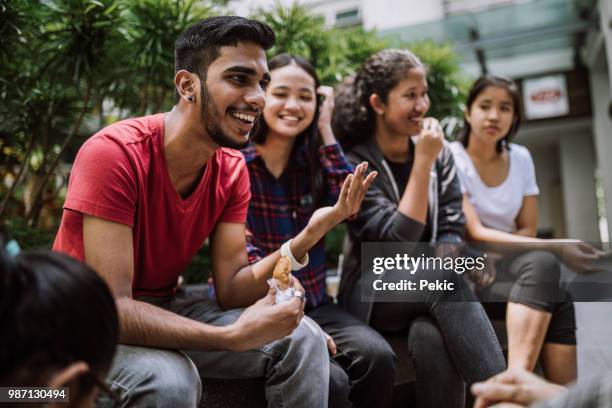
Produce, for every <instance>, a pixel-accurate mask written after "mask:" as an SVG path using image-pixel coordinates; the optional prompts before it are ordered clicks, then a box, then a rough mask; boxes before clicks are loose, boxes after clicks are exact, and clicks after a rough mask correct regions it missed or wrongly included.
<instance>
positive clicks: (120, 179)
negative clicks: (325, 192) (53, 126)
mask: <svg viewBox="0 0 612 408" xmlns="http://www.w3.org/2000/svg"><path fill="white" fill-rule="evenodd" d="M250 197H251V192H250V183H249V176H248V172H247V167H246V164H245V162H244V158H243V156H242V154H241V153H240V152H239V151H237V150H232V149H225V148H220V149H217V151H216V152H215V154H214V155H213V156H212V158H211V159H210V160H209V161H208V163H207V164H206V168H205V170H204V174H203V176H202V178H201V179H200V181H199V184H198V186H197V187H196V189H195V191H194V192H193V193H192V194H191V195H190V196H189V197H187V198H186V199H182V198H181V196H180V195H179V194H178V193H177V192H176V190H175V189H174V187H173V186H172V183H171V182H170V176H169V174H168V170H167V166H166V159H165V156H164V115H163V114H157V115H152V116H145V117H141V118H135V119H128V120H124V121H122V122H118V123H116V124H113V125H111V126H108V127H106V128H104V129H102V130H101V131H100V132H98V133H96V134H95V135H94V136H92V137H91V138H90V139H89V140H87V142H85V143H84V144H83V146H82V147H81V149H80V150H79V153H78V154H77V157H76V159H75V161H74V166H73V167H72V171H71V173H70V182H69V184H68V194H67V196H66V202H65V203H64V213H63V216H62V222H61V225H60V228H59V231H58V233H57V236H56V237H55V242H54V243H53V249H54V250H57V251H62V252H66V253H68V254H69V255H72V256H73V257H75V258H78V259H80V260H84V258H85V255H84V248H83V213H84V214H88V215H92V216H95V217H99V218H103V219H106V220H109V221H114V222H117V223H121V224H126V225H129V226H131V227H132V229H133V242H134V280H133V284H132V293H133V296H134V297H138V296H142V295H149V296H170V295H172V294H173V293H174V290H175V287H176V282H177V278H178V276H179V275H180V274H181V272H183V270H184V269H185V267H186V266H187V264H188V263H189V261H190V260H191V258H192V257H193V255H194V254H195V253H196V252H197V251H198V249H199V248H200V247H201V246H202V243H203V242H204V240H205V239H206V237H208V235H209V234H210V232H211V231H212V229H213V228H214V226H215V225H216V224H217V223H218V222H235V223H245V222H246V215H247V210H248V205H249V199H250Z"/></svg>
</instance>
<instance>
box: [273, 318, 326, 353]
mask: <svg viewBox="0 0 612 408" xmlns="http://www.w3.org/2000/svg"><path fill="white" fill-rule="evenodd" d="M283 340H284V341H286V347H287V349H288V352H291V350H294V351H297V352H299V353H300V355H301V356H302V357H303V358H307V359H309V360H313V359H314V360H320V361H325V363H326V362H327V361H328V360H329V354H328V351H327V341H326V338H325V334H324V333H323V330H321V328H320V327H319V325H318V324H317V323H315V322H314V321H313V320H312V319H310V318H309V317H304V318H303V319H302V321H301V322H300V324H299V325H298V326H297V327H296V328H295V330H293V332H292V333H291V334H290V335H289V336H287V337H285V339H283ZM283 340H281V341H283Z"/></svg>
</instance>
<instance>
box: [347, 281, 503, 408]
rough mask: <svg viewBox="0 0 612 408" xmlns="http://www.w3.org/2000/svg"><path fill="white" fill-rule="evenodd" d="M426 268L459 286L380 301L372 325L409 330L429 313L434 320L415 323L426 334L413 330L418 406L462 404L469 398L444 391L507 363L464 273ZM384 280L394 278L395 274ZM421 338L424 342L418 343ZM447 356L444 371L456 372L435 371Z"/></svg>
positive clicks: (385, 329)
mask: <svg viewBox="0 0 612 408" xmlns="http://www.w3.org/2000/svg"><path fill="white" fill-rule="evenodd" d="M427 273H428V274H430V276H431V278H432V279H434V278H435V279H446V280H448V281H450V282H453V283H454V284H455V287H456V290H455V291H418V292H412V293H410V294H407V296H413V297H414V298H413V299H411V301H410V302H388V303H383V302H376V303H375V304H374V306H373V310H372V318H371V320H370V324H371V325H372V326H373V327H374V328H375V329H377V330H379V331H381V332H402V331H407V330H408V329H409V328H410V327H411V325H412V324H413V321H415V319H416V318H417V317H419V316H426V317H429V318H430V319H431V322H432V324H431V325H429V327H425V328H424V329H423V324H419V325H418V326H417V329H419V330H421V329H422V330H421V332H422V333H424V334H421V335H419V334H418V332H417V333H411V334H410V339H411V340H412V342H413V343H412V346H411V347H410V348H409V350H410V349H411V353H412V356H413V360H414V365H415V369H416V374H417V384H416V394H417V400H418V401H422V405H419V406H427V407H430V406H434V405H432V403H433V402H435V401H439V400H440V398H443V400H442V403H441V405H438V406H445V407H460V406H463V405H464V403H465V401H464V400H463V396H462V395H460V393H458V392H448V393H446V391H445V392H444V396H441V395H439V392H440V390H442V389H443V390H449V391H450V390H457V389H458V388H459V387H463V384H459V383H458V382H459V381H461V380H462V381H463V382H465V383H467V384H468V385H471V384H473V383H474V382H477V381H483V380H486V379H488V378H489V377H491V376H493V375H495V374H498V373H500V372H501V371H503V370H504V369H505V368H506V363H505V360H504V356H503V353H502V350H501V347H500V344H499V341H498V340H497V337H496V336H495V332H494V331H493V327H492V326H491V323H490V321H489V319H488V318H487V315H486V313H485V311H484V309H483V307H482V305H481V304H480V302H478V300H477V299H476V296H475V295H474V294H473V293H472V292H471V291H470V290H468V288H467V287H466V283H465V281H464V279H463V278H462V277H461V275H458V274H456V273H455V272H453V271H427ZM418 275H419V273H416V274H415V275H412V276H413V277H414V278H413V279H417V276H418ZM391 276H393V275H391ZM406 278H407V276H406V275H399V274H398V275H397V279H398V280H399V279H406ZM386 281H387V282H392V281H393V279H386ZM356 292H358V290H357V291H356ZM410 330H412V329H410ZM417 339H418V340H419V341H420V342H421V343H420V344H416V343H414V342H415V341H416V340H417ZM423 347H427V352H421V351H418V350H422V349H423ZM447 360H448V361H451V362H452V365H451V367H452V368H450V367H449V368H446V369H444V370H445V371H448V370H451V369H454V370H456V372H457V373H458V376H457V375H454V374H453V373H450V372H445V373H444V374H440V373H436V371H435V370H433V369H432V368H431V367H432V366H433V367H435V366H443V367H447V366H448V365H447V364H444V361H447ZM434 373H436V374H435V375H434ZM441 381H447V383H443V382H441ZM463 395H464V394H463Z"/></svg>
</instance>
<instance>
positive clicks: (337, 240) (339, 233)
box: [325, 224, 347, 269]
mask: <svg viewBox="0 0 612 408" xmlns="http://www.w3.org/2000/svg"><path fill="white" fill-rule="evenodd" d="M346 233H347V229H346V225H345V224H339V225H338V226H336V227H335V228H334V229H332V230H331V231H329V232H328V233H327V235H325V262H326V263H327V267H328V268H331V269H335V268H336V267H337V266H338V257H339V256H340V254H341V253H342V244H343V243H344V237H345V236H346Z"/></svg>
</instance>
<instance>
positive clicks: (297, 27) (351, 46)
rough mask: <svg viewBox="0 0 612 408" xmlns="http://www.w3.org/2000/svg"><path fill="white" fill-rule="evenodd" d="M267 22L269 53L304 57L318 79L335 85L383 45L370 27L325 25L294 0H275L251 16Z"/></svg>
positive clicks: (271, 54)
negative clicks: (287, 1) (272, 38)
mask: <svg viewBox="0 0 612 408" xmlns="http://www.w3.org/2000/svg"><path fill="white" fill-rule="evenodd" d="M254 17H255V18H258V19H260V20H262V21H265V22H266V23H268V24H269V25H270V26H271V27H272V29H273V30H274V32H275V33H276V45H275V46H274V47H273V48H272V49H271V50H270V51H269V52H268V56H269V57H272V56H274V55H276V54H280V53H283V52H286V53H289V54H294V55H299V56H302V57H304V58H306V59H308V60H309V61H310V62H311V63H312V64H313V65H314V66H315V68H316V69H317V74H318V75H319V78H320V79H321V82H322V83H323V84H325V85H335V84H336V83H338V82H340V80H341V79H342V77H343V76H345V75H349V74H351V73H353V72H354V71H355V70H356V69H357V68H358V67H359V65H360V64H361V63H362V62H363V60H364V59H365V58H366V57H367V56H368V55H370V54H372V53H374V52H376V51H379V50H381V49H383V48H384V47H385V45H386V42H385V41H384V40H382V39H380V38H378V37H377V35H376V33H375V32H374V31H366V30H364V29H363V28H361V27H359V28H351V29H329V28H327V27H325V21H324V19H323V18H322V17H317V16H314V15H312V14H311V12H310V10H309V9H308V8H307V7H306V6H303V5H301V4H299V3H297V2H295V3H293V4H292V5H291V6H283V5H282V4H281V3H280V2H276V4H275V5H274V7H272V8H271V9H269V10H263V9H260V10H259V11H258V12H257V13H256V14H255V16H254Z"/></svg>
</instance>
